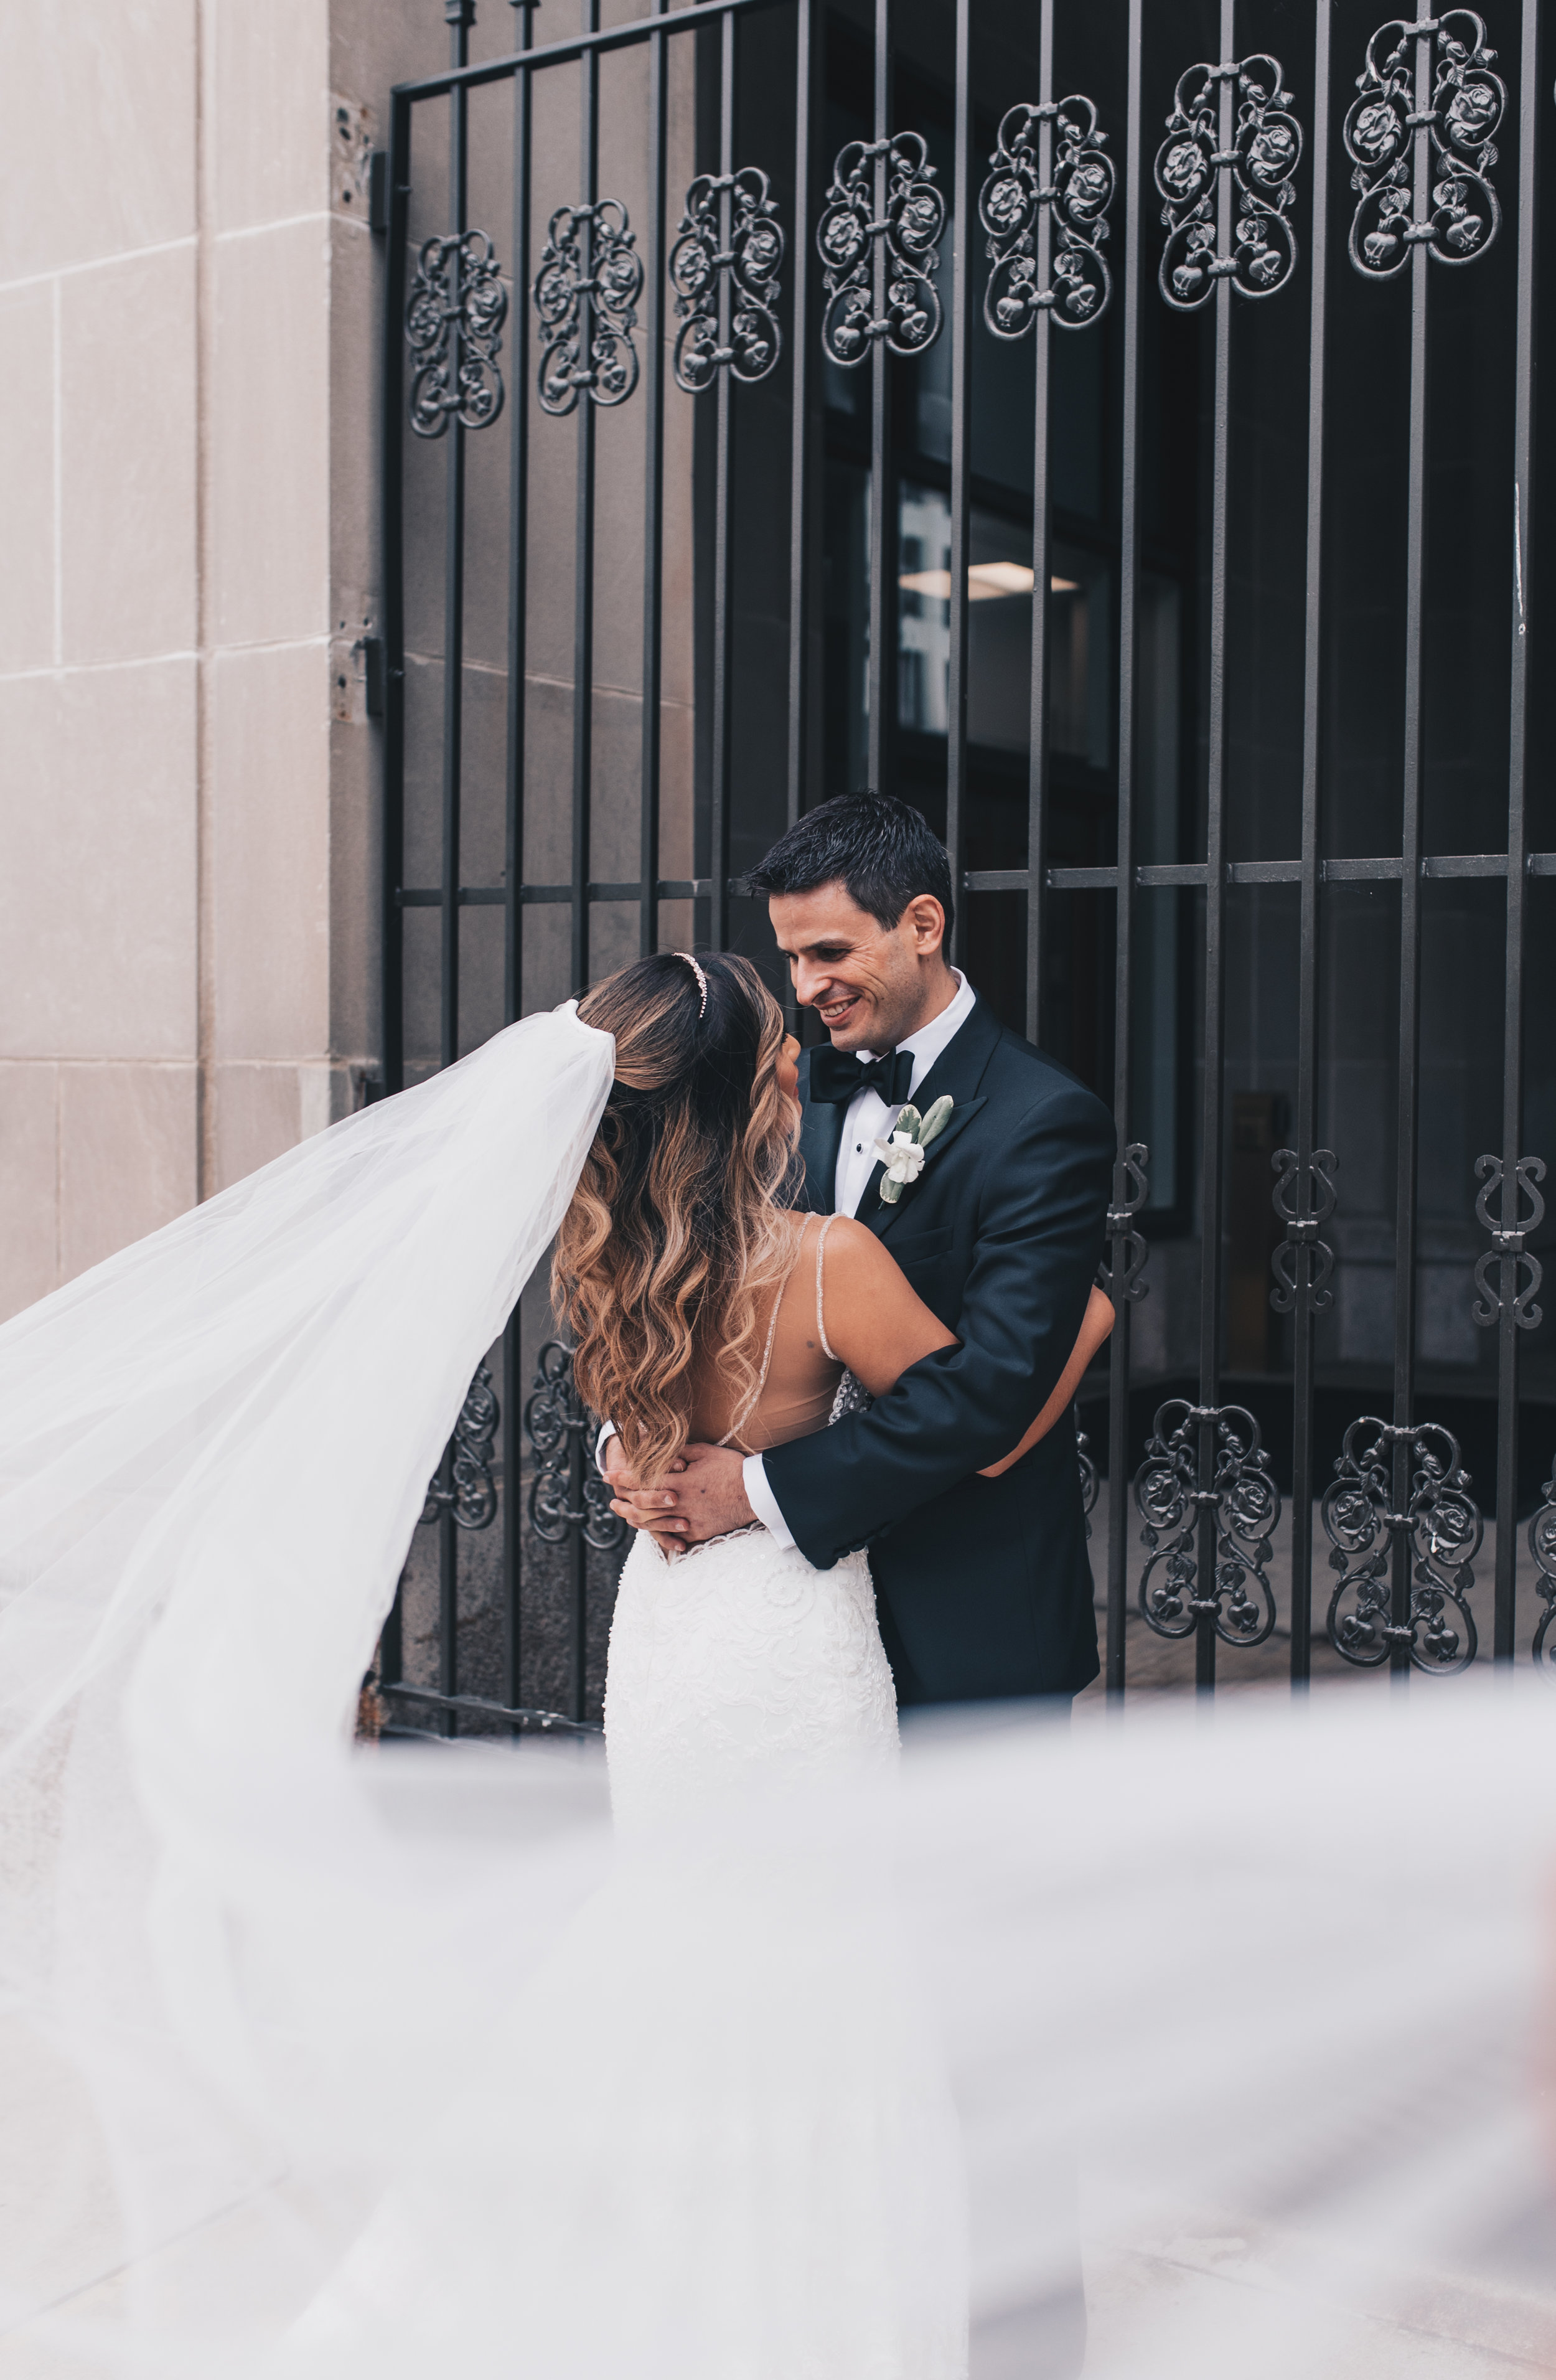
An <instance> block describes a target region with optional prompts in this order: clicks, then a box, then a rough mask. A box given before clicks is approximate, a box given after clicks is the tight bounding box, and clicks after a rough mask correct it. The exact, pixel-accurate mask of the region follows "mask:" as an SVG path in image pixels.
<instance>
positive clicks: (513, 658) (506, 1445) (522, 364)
mask: <svg viewBox="0 0 1556 2380" xmlns="http://www.w3.org/2000/svg"><path fill="white" fill-rule="evenodd" d="M509 5H510V6H512V7H514V8H516V9H517V10H518V12H519V20H518V21H519V49H520V52H521V54H523V53H524V52H525V51H527V50H528V49H529V48H530V46H531V43H532V42H533V40H534V34H535V11H536V9H537V6H539V5H540V0H509ZM533 113H534V86H533V83H532V81H531V78H530V76H529V74H528V72H527V71H526V70H525V68H524V67H520V68H519V69H518V71H517V72H516V73H515V75H514V77H513V268H512V279H513V370H512V375H511V376H512V380H513V392H512V395H511V396H510V399H509V402H510V404H511V406H512V407H513V410H512V413H511V415H510V417H509V467H508V506H509V510H508V718H507V750H506V754H505V761H506V787H505V791H506V805H507V815H506V818H505V820H504V835H503V843H504V850H505V856H506V860H507V868H506V877H505V881H504V883H503V886H502V892H503V902H502V911H503V918H502V1021H503V1023H504V1024H505V1025H512V1024H514V1023H515V1022H516V1021H517V1019H518V1018H519V1017H520V1016H521V1015H522V1014H523V1013H524V903H523V901H522V899H521V898H520V888H521V887H522V885H523V883H524V872H525V731H526V729H527V726H528V716H527V698H528V687H527V684H526V679H525V672H526V670H527V668H528V643H529V278H530V274H529V252H530V232H531V225H530V213H531V196H530V133H531V118H532V115H533ZM461 899H462V900H463V899H464V893H463V892H462V893H461ZM521 1336H522V1332H521V1325H520V1318H519V1309H518V1307H517V1306H515V1307H514V1309H513V1313H512V1314H511V1315H510V1316H509V1318H508V1321H507V1324H506V1327H505V1328H504V1330H503V1333H502V1410H503V1413H504V1414H505V1415H506V1416H507V1425H506V1428H505V1431H504V1435H503V1440H502V1448H503V1470H502V1496H503V1515H502V1612H503V1639H502V1660H503V1693H504V1696H505V1699H506V1700H507V1701H508V1702H509V1703H510V1704H514V1705H516V1704H517V1702H518V1700H519V1695H520V1691H521V1689H520V1675H521V1671H522V1669H523V1665H524V1532H523V1531H522V1529H520V1528H519V1526H518V1524H517V1498H518V1491H519V1476H520V1458H519V1404H520V1396H521V1377H520V1376H521V1370H522V1350H521V1345H520V1341H521Z"/></svg>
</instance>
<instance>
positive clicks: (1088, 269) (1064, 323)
mask: <svg viewBox="0 0 1556 2380" xmlns="http://www.w3.org/2000/svg"><path fill="white" fill-rule="evenodd" d="M1048 126H1052V128H1053V134H1052V137H1053V144H1054V149H1053V168H1052V172H1053V179H1052V181H1051V182H1050V181H1046V180H1045V179H1044V177H1043V165H1042V158H1041V149H1042V142H1043V130H1044V128H1047V127H1048ZM1106 139H1107V135H1106V133H1105V132H1099V131H1098V129H1097V111H1096V109H1095V107H1094V106H1093V105H1092V102H1091V101H1090V100H1089V99H1084V98H1079V97H1077V98H1070V99H1062V100H1060V101H1058V102H1057V103H1051V104H1049V105H1047V106H1044V107H1034V106H1031V105H1030V104H1029V103H1027V102H1026V101H1024V100H1023V101H1021V102H1020V103H1019V104H1018V105H1017V106H1015V107H1012V108H1008V109H1007V111H1006V114H1005V116H1004V117H1003V119H1002V121H1001V124H1000V128H999V136H998V140H997V142H996V144H995V151H994V154H993V155H992V157H991V158H990V159H989V167H990V171H989V174H988V176H987V179H986V180H985V181H984V184H983V189H982V190H981V191H980V192H979V196H978V212H979V215H980V216H981V218H982V220H983V229H984V230H985V231H986V232H987V233H988V235H989V238H988V252H989V255H990V257H991V259H992V260H993V263H994V270H993V272H992V273H990V275H989V284H988V287H987V288H986V289H985V290H984V292H983V320H984V322H986V323H987V324H988V326H989V328H990V330H991V331H992V332H993V333H994V334H995V338H996V339H1019V338H1020V337H1021V335H1022V334H1023V333H1024V332H1026V331H1027V330H1028V329H1029V328H1030V327H1031V324H1032V323H1033V322H1035V321H1036V319H1037V317H1038V315H1039V314H1040V313H1042V312H1045V311H1046V312H1050V313H1051V314H1052V316H1053V319H1054V321H1055V323H1056V324H1057V326H1058V327H1059V329H1061V330H1065V331H1079V330H1082V329H1084V328H1085V326H1086V324H1087V323H1088V322H1098V321H1100V319H1101V317H1102V316H1103V314H1104V312H1105V311H1106V310H1107V301H1108V299H1109V297H1111V296H1112V294H1113V282H1112V278H1111V275H1110V274H1109V273H1108V269H1107V265H1106V262H1105V261H1104V257H1103V252H1102V251H1103V243H1104V240H1105V239H1106V237H1107V234H1108V227H1107V225H1106V223H1105V222H1104V216H1105V214H1106V212H1107V210H1108V208H1109V206H1110V205H1111V203H1112V200H1113V193H1114V188H1115V180H1116V177H1115V175H1114V170H1113V160H1112V158H1111V157H1109V156H1108V155H1107V154H1106V152H1105V151H1104V146H1103V144H1104V141H1105V140H1106ZM1044 207H1051V208H1052V209H1053V211H1054V212H1053V222H1054V237H1055V247H1056V250H1057V252H1056V254H1055V258H1054V262H1053V270H1052V272H1051V273H1050V275H1049V279H1048V282H1047V285H1046V286H1045V287H1041V288H1040V287H1039V285H1038V256H1037V249H1038V228H1039V225H1040V223H1041V220H1042V215H1043V209H1044Z"/></svg>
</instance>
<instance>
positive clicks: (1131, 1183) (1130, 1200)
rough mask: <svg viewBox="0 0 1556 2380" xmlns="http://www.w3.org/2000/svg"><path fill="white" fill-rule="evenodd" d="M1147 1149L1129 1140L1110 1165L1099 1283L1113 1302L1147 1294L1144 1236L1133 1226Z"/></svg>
mask: <svg viewBox="0 0 1556 2380" xmlns="http://www.w3.org/2000/svg"><path fill="white" fill-rule="evenodd" d="M1150 1161H1151V1152H1150V1150H1149V1149H1148V1148H1147V1147H1146V1145H1145V1143H1144V1141H1143V1140H1131V1141H1130V1143H1129V1145H1128V1147H1127V1148H1126V1149H1124V1150H1123V1152H1122V1153H1121V1155H1120V1156H1119V1157H1118V1159H1117V1160H1116V1162H1115V1165H1114V1168H1113V1204H1112V1206H1111V1207H1110V1208H1108V1210H1107V1233H1108V1253H1107V1255H1106V1257H1104V1259H1103V1264H1102V1268H1101V1272H1102V1286H1103V1287H1104V1289H1105V1290H1106V1292H1107V1293H1108V1295H1109V1297H1111V1298H1112V1300H1113V1303H1114V1304H1115V1305H1122V1304H1123V1303H1124V1301H1125V1299H1126V1298H1128V1301H1129V1302H1130V1304H1131V1305H1133V1304H1134V1303H1135V1302H1136V1301H1137V1300H1138V1299H1140V1298H1142V1297H1146V1296H1148V1295H1149V1294H1150V1290H1151V1284H1150V1282H1149V1281H1142V1280H1141V1279H1140V1275H1141V1273H1143V1272H1144V1270H1145V1268H1146V1265H1147V1263H1148V1262H1149V1260H1150V1257H1151V1249H1150V1246H1149V1245H1148V1243H1147V1241H1146V1238H1145V1235H1144V1233H1141V1232H1137V1231H1136V1229H1135V1217H1136V1215H1137V1214H1138V1213H1139V1212H1140V1208H1142V1207H1143V1206H1144V1204H1145V1196H1146V1174H1145V1169H1146V1167H1147V1165H1148V1164H1149V1163H1150Z"/></svg>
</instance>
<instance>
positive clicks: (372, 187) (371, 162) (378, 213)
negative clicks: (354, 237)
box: [368, 149, 389, 231]
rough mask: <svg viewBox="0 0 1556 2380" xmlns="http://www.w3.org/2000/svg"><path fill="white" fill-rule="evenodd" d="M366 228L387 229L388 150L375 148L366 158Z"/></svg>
mask: <svg viewBox="0 0 1556 2380" xmlns="http://www.w3.org/2000/svg"><path fill="white" fill-rule="evenodd" d="M388 229H389V152H388V150H387V149H375V150H374V151H373V152H371V154H370V155H369V157H368V230H369V231H387V230H388Z"/></svg>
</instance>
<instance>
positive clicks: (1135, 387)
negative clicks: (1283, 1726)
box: [1048, 0, 1149, 1703]
mask: <svg viewBox="0 0 1556 2380" xmlns="http://www.w3.org/2000/svg"><path fill="white" fill-rule="evenodd" d="M1144 6H1145V0H1129V35H1128V78H1129V80H1128V108H1127V123H1126V129H1125V136H1124V137H1125V144H1126V146H1125V158H1124V340H1123V346H1124V355H1123V367H1124V391H1123V424H1122V431H1123V455H1122V468H1121V478H1120V484H1119V509H1120V513H1121V516H1122V517H1121V521H1120V526H1119V548H1118V814H1117V844H1116V849H1117V864H1116V867H1115V868H1113V869H1112V870H1111V871H1110V874H1111V877H1112V880H1113V887H1114V889H1116V893H1117V899H1116V905H1115V911H1114V946H1113V968H1114V976H1113V1120H1114V1125H1115V1128H1116V1132H1117V1135H1118V1155H1117V1157H1116V1160H1115V1162H1114V1169H1113V1199H1112V1203H1111V1206H1110V1208H1109V1212H1108V1257H1107V1268H1108V1281H1109V1287H1110V1289H1112V1290H1114V1291H1115V1292H1116V1294H1115V1296H1114V1301H1113V1302H1114V1312H1115V1321H1114V1325H1113V1343H1112V1345H1111V1347H1110V1348H1109V1350H1108V1374H1107V1643H1106V1646H1105V1648H1104V1680H1105V1692H1106V1694H1107V1697H1108V1700H1109V1701H1110V1702H1112V1703H1122V1701H1123V1698H1124V1666H1125V1651H1124V1632H1125V1625H1126V1617H1127V1613H1128V1597H1129V1579H1128V1542H1127V1530H1128V1499H1129V1451H1128V1439H1129V1326H1130V1308H1131V1306H1132V1305H1134V1304H1135V1303H1136V1299H1137V1297H1139V1296H1143V1295H1144V1293H1145V1283H1144V1282H1143V1281H1135V1282H1133V1283H1132V1284H1131V1287H1132V1289H1133V1291H1134V1294H1133V1295H1125V1294H1121V1292H1122V1291H1123V1289H1124V1285H1125V1283H1126V1281H1128V1259H1129V1256H1130V1254H1131V1253H1132V1251H1131V1250H1130V1248H1129V1245H1128V1233H1129V1231H1130V1226H1129V1223H1128V1220H1127V1218H1128V1214H1129V1211H1130V1208H1129V1190H1130V1183H1129V1179H1128V1172H1127V1170H1126V1168H1127V1160H1126V1159H1125V1156H1124V1151H1125V1150H1126V1149H1128V1148H1131V1147H1138V1148H1139V1149H1140V1158H1139V1160H1137V1162H1138V1163H1139V1164H1140V1165H1141V1166H1143V1165H1145V1164H1146V1163H1147V1162H1148V1161H1149V1153H1148V1151H1147V1150H1146V1148H1145V1147H1144V1146H1143V1144H1141V1143H1140V1142H1137V1141H1134V1140H1132V1139H1131V1137H1130V1131H1129V1126H1130V1123H1131V1117H1130V1106H1131V1102H1132V1099H1133V1080H1132V1073H1133V1069H1132V1059H1133V1052H1132V1050H1131V1048H1130V1041H1129V1019H1130V1011H1131V1008H1132V1005H1133V996H1134V995H1133V988H1132V987H1133V965H1134V935H1135V885H1136V881H1137V869H1136V867H1135V771H1136V767H1137V753H1138V750H1139V740H1138V735H1137V725H1138V722H1137V717H1136V711H1137V700H1138V678H1139V657H1140V241H1141V231H1142V227H1143V224H1144V209H1145V188H1144V183H1143V180H1142V177H1141V175H1140V156H1141V151H1142V147H1143V141H1142V137H1141V136H1142V127H1143V124H1144V109H1143V92H1142V83H1141V76H1142V63H1141V52H1142V50H1143V48H1144V45H1145V27H1144ZM1069 872H1070V871H1068V870H1067V869H1062V868H1050V869H1049V871H1048V880H1049V883H1050V885H1056V883H1057V882H1058V881H1059V880H1067V878H1068V875H1069ZM1142 1180H1143V1176H1142ZM1141 1245H1143V1243H1142V1244H1141ZM1144 1261H1145V1259H1144V1257H1143V1256H1142V1257H1141V1258H1140V1266H1139V1267H1137V1270H1139V1269H1143V1265H1144Z"/></svg>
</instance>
